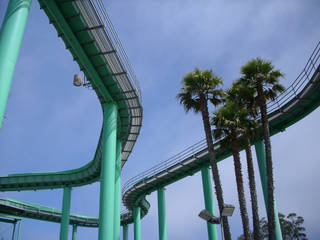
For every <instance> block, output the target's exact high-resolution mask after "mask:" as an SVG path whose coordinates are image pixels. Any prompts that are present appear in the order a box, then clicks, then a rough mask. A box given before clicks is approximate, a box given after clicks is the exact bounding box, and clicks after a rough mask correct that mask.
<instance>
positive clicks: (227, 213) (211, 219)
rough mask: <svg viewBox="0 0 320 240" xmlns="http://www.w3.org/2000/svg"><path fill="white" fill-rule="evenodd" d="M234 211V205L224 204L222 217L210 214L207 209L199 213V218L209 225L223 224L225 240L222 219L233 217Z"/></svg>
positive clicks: (222, 232) (222, 233)
mask: <svg viewBox="0 0 320 240" xmlns="http://www.w3.org/2000/svg"><path fill="white" fill-rule="evenodd" d="M233 211H234V206H233V205H231V204H224V205H223V208H222V212H221V216H220V217H216V216H214V215H213V214H212V213H211V212H209V211H208V210H206V209H203V210H202V211H201V212H200V213H199V217H200V218H202V219H203V220H205V221H207V222H208V223H211V224H221V235H222V239H223V240H224V231H223V221H222V217H231V216H232V214H233Z"/></svg>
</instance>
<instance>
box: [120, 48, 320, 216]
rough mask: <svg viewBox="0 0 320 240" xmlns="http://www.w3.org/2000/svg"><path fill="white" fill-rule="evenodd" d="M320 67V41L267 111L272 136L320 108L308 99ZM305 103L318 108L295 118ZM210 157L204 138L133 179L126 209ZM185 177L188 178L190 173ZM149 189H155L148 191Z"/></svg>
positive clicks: (125, 199) (126, 189)
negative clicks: (285, 120) (284, 120)
mask: <svg viewBox="0 0 320 240" xmlns="http://www.w3.org/2000/svg"><path fill="white" fill-rule="evenodd" d="M319 65H320V42H318V44H317V46H316V47H315V49H314V50H313V52H312V54H311V56H310V58H309V59H308V61H307V63H306V65H305V67H304V68H303V70H302V71H301V73H300V74H299V75H298V77H297V78H296V79H295V80H294V81H293V82H292V83H291V85H290V86H289V87H288V88H287V89H286V90H285V91H284V92H283V93H282V94H280V95H279V96H278V97H277V98H276V99H275V100H273V101H269V102H268V105H267V106H268V108H267V112H268V117H269V121H270V129H271V133H272V134H275V133H277V132H279V131H282V130H283V128H285V127H287V126H289V125H291V124H293V123H295V122H296V121H298V120H300V119H301V118H302V117H304V116H305V115H307V114H308V113H309V112H311V111H312V110H313V109H315V108H316V107H317V106H318V105H319V101H317V102H316V101H315V102H312V100H310V99H309V98H308V97H309V95H310V93H313V94H318V93H317V92H316V91H314V86H315V82H314V81H315V80H317V81H319V78H320V73H319ZM319 97H320V96H319ZM319 97H318V99H319ZM304 101H305V102H307V103H308V104H310V105H312V104H314V106H312V107H311V110H310V111H309V112H306V113H303V114H300V115H292V111H293V110H295V109H296V108H297V107H299V104H300V105H301V104H302V102H304ZM289 110H290V112H289ZM303 111H304V110H302V112H303ZM286 114H289V115H290V114H291V115H292V116H290V117H291V118H292V119H291V121H289V123H287V126H283V127H281V129H276V128H273V123H274V122H276V121H277V120H278V119H280V118H281V117H282V116H284V115H286ZM258 120H259V119H258ZM220 140H221V139H217V140H216V141H215V143H214V145H215V150H216V151H219V150H221V149H220V143H219V142H220ZM207 154H208V151H207V144H206V140H205V139H203V140H201V141H199V142H198V143H196V144H194V145H192V146H190V147H188V148H186V149H185V150H184V151H182V152H180V153H178V154H176V155H174V156H173V157H171V158H169V159H168V160H166V161H164V162H161V163H159V164H157V165H156V166H154V167H152V168H150V169H148V170H146V171H144V172H142V173H140V174H138V175H136V176H135V177H133V178H131V179H129V180H128V181H127V182H126V183H125V184H124V186H123V189H122V195H123V202H124V204H125V206H126V207H127V208H128V209H130V211H131V209H132V206H133V202H135V201H136V199H137V198H138V197H139V196H143V195H146V194H147V193H150V191H153V190H154V189H155V188H156V187H153V186H157V187H162V186H165V185H166V184H165V183H164V182H165V181H164V179H166V177H168V176H169V175H170V177H171V180H170V181H167V184H170V183H171V182H172V181H174V180H172V179H173V178H176V179H179V178H181V176H179V177H174V176H173V174H172V173H173V172H175V171H178V170H180V171H182V169H184V170H185V171H188V170H189V169H188V165H191V164H196V163H198V164H199V166H201V165H205V164H208V162H204V161H203V158H204V157H206V156H207ZM226 156H228V154H224V157H226ZM218 160H219V159H218ZM220 160H222V159H220ZM192 171H193V170H192ZM184 175H185V176H187V175H188V173H186V174H184ZM168 178H169V177H168ZM147 186H151V187H149V188H147ZM150 189H151V190H150Z"/></svg>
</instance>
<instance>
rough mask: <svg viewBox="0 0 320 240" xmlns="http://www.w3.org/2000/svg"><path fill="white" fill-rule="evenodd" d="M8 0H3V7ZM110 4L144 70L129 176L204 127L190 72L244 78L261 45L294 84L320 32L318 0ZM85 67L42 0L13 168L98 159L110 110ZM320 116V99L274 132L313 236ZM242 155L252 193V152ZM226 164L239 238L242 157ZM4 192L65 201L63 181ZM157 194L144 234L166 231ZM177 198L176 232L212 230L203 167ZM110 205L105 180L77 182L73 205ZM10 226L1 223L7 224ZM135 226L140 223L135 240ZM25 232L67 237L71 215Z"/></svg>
mask: <svg viewBox="0 0 320 240" xmlns="http://www.w3.org/2000/svg"><path fill="white" fill-rule="evenodd" d="M7 2H8V0H4V1H0V18H2V17H3V15H4V11H5V7H6V4H7ZM104 3H105V6H106V8H107V11H108V13H109V14H110V17H111V20H112V22H113V23H114V25H115V27H116V29H117V31H118V33H119V37H120V39H121V41H122V42H123V45H124V48H125V50H126V52H127V54H128V56H129V58H130V60H131V63H132V65H133V67H134V70H135V72H136V75H137V76H138V79H139V81H140V85H141V88H142V97H143V107H144V119H143V127H142V131H141V134H140V136H139V138H138V141H137V144H136V146H135V148H134V151H133V153H132V155H131V156H130V158H129V161H128V162H127V164H126V165H125V166H124V168H123V172H122V176H123V183H125V181H127V180H128V179H130V178H131V177H133V176H135V175H137V174H139V173H140V172H142V171H144V170H146V169H148V168H150V167H152V166H154V165H155V164H157V163H160V162H162V161H164V160H166V159H167V158H169V157H170V156H172V155H174V154H176V153H178V152H180V151H182V150H183V149H185V148H186V147H188V146H190V145H192V144H193V143H196V142H198V141H199V140H201V139H202V138H204V133H203V127H202V122H201V117H200V116H199V115H194V114H193V113H189V114H185V112H184V110H183V107H182V106H180V105H179V103H178V101H177V100H176V98H175V96H176V95H177V93H178V92H179V90H180V87H181V85H180V81H181V79H182V77H183V76H184V74H185V73H186V72H188V71H192V70H193V69H194V67H199V68H201V69H208V68H212V69H213V70H214V72H215V73H216V74H217V75H219V76H220V77H222V79H223V80H224V87H225V88H227V87H229V86H230V85H231V83H232V81H233V80H234V79H236V78H237V77H239V69H240V66H241V65H243V64H245V63H246V62H247V61H248V60H250V59H252V58H254V57H258V56H260V57H262V58H265V59H269V60H272V62H273V63H274V65H275V66H276V67H277V68H279V69H281V71H282V72H284V73H285V78H284V79H282V83H283V84H284V85H285V86H288V85H289V84H290V83H291V82H292V81H293V80H294V79H295V78H296V77H297V76H298V74H299V73H300V71H301V70H302V68H303V67H304V65H305V63H306V62H307V59H308V58H309V56H310V55H311V52H312V50H313V48H314V47H315V46H316V44H317V42H318V41H319V40H320V28H319V12H320V3H319V1H317V0H308V1H301V0H282V1H277V0H272V1H264V2H261V1H258V2H257V1H253V0H245V1H234V0H229V1H223V0H211V1H209V0H198V1H191V0H184V1H181V0H162V1H153V0H152V1H150V0H149V1H147V0H136V1H129V0H117V1H115V0H109V1H104ZM75 73H79V67H78V66H77V65H76V63H74V62H73V60H72V57H71V54H70V53H69V52H68V51H67V50H66V49H65V46H64V43H63V42H62V40H61V39H59V38H58V37H57V33H56V31H55V29H54V28H53V26H52V25H49V21H48V18H47V17H46V15H45V14H44V12H43V11H42V10H40V9H39V4H38V2H37V1H35V0H34V1H33V3H32V7H31V11H30V15H29V19H28V22H27V27H26V31H25V35H24V38H23V42H22V45H21V51H20V55H19V59H18V62H17V66H16V70H15V74H14V78H13V82H12V87H11V91H10V96H9V101H8V105H7V110H6V119H5V121H4V124H3V127H2V129H1V130H0V152H1V168H0V175H1V176H5V175H7V174H9V173H25V172H41V171H45V172H46V171H60V170H67V169H72V168H76V167H79V166H82V165H84V164H85V163H87V162H89V161H91V160H92V157H93V154H94V152H95V148H96V145H97V142H98V137H99V133H100V129H101V124H102V112H101V107H100V105H99V102H98V100H97V97H96V95H95V93H94V92H93V91H91V90H88V89H85V88H75V87H74V86H73V85H72V80H73V75H74V74H75ZM319 119H320V110H319V109H317V110H315V111H314V112H313V113H311V114H310V115H308V116H307V117H306V118H304V119H303V120H301V121H300V122H298V123H297V124H295V125H294V126H291V127H289V128H288V129H286V131H285V132H283V133H279V134H278V135H276V136H274V137H272V139H271V140H272V150H273V159H274V175H275V198H276V201H277V206H278V210H279V211H280V212H282V213H284V214H288V213H290V212H296V213H297V214H298V215H301V216H303V217H304V219H305V227H306V229H307V233H308V237H309V239H312V240H316V239H319V236H320V230H319V227H318V223H319V217H318V214H319V213H320V206H319V204H318V203H319V201H320V193H319V190H318V188H316V186H317V184H319V182H320V176H319V175H320V174H319V173H318V169H319V168H320V161H319V160H320V154H319V152H318V149H319V147H320V142H319V135H320V128H319V124H318V122H319ZM242 163H243V169H244V172H245V184H246V186H245V187H246V189H245V190H246V194H247V196H248V192H249V189H248V183H247V182H248V181H247V174H246V171H245V169H246V164H245V159H244V158H243V154H242ZM255 169H256V181H257V190H258V195H259V199H258V200H259V213H260V216H261V217H262V216H265V215H266V213H265V207H264V202H263V197H262V191H261V185H260V180H259V177H258V168H257V165H256V164H255ZM219 170H220V173H221V180H222V185H223V189H224V195H225V202H227V203H230V204H234V205H235V206H236V210H235V214H234V216H233V217H232V218H230V225H231V232H232V236H233V239H236V237H238V236H239V235H240V234H241V233H242V223H241V219H240V216H239V205H238V200H237V192H236V191H237V190H236V184H235V177H234V168H233V160H232V158H228V159H226V160H225V161H223V162H222V163H220V164H219ZM0 197H10V198H15V199H17V200H21V201H27V202H31V203H37V204H43V205H47V206H51V207H55V208H58V209H60V208H61V205H62V190H52V191H51V190H46V191H36V192H35V191H25V192H7V193H0ZM248 197H249V196H248ZM147 199H148V200H149V201H150V203H151V208H150V211H149V214H148V215H147V216H146V217H145V218H144V219H143V220H142V225H141V230H142V239H157V238H158V233H157V231H158V230H157V229H158V228H157V204H156V201H157V199H156V193H152V194H151V195H150V196H147ZM247 199H248V200H247V208H248V211H249V214H250V216H251V211H250V209H251V206H250V200H249V198H247ZM166 200H167V201H166V205H167V229H168V239H172V240H173V239H184V240H194V239H206V238H207V232H206V224H205V223H204V222H203V221H202V220H201V219H199V218H198V216H197V214H198V212H199V211H200V210H201V209H203V208H204V201H203V194H202V185H201V176H200V174H199V173H198V174H195V175H194V176H190V177H187V178H185V179H183V180H181V181H179V182H177V183H174V184H171V185H170V186H168V187H167V190H166ZM215 201H216V200H215ZM98 206H99V183H94V184H91V185H88V186H84V187H79V188H75V189H74V190H73V192H72V206H71V209H72V213H77V214H82V215H90V216H97V215H98ZM216 208H217V204H216ZM250 222H251V224H252V221H251V219H250ZM3 226H4V225H2V226H1V224H0V234H1V230H2V229H3V230H5V229H4V227H3ZM1 227H2V228H1ZM132 229H133V227H132V226H130V239H133V233H132ZM218 230H220V228H219V229H218ZM70 232H71V231H70ZM21 236H22V238H21V239H23V240H31V239H32V240H34V239H48V240H51V239H58V236H59V224H56V223H47V222H41V221H37V220H29V219H24V220H23V223H22V228H21ZM0 237H1V236H0ZM78 239H97V230H96V229H87V228H79V230H78Z"/></svg>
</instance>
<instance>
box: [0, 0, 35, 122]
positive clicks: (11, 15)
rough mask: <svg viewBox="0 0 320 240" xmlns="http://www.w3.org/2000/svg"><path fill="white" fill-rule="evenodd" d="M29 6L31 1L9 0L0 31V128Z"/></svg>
mask: <svg viewBox="0 0 320 240" xmlns="http://www.w3.org/2000/svg"><path fill="white" fill-rule="evenodd" d="M30 5H31V0H10V1H9V4H8V7H7V11H6V15H5V17H4V19H3V23H2V27H1V30H0V128H1V126H2V120H3V117H4V113H5V110H6V105H7V100H8V96H9V91H10V86H11V80H12V77H13V73H14V68H15V66H16V62H17V58H18V54H19V49H20V45H21V40H22V36H23V33H24V29H25V26H26V22H27V18H28V15H29V9H30ZM22 80H23V79H22Z"/></svg>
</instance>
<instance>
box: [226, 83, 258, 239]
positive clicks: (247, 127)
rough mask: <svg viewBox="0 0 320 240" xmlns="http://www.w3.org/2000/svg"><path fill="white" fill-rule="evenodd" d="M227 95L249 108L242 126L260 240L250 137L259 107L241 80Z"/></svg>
mask: <svg viewBox="0 0 320 240" xmlns="http://www.w3.org/2000/svg"><path fill="white" fill-rule="evenodd" d="M227 97H228V99H229V101H232V102H234V103H236V104H237V105H238V106H239V107H243V108H246V109H247V110H248V113H249V115H248V118H247V119H245V121H242V122H241V123H240V124H241V127H242V128H243V129H244V132H243V137H244V147H245V152H246V159H247V169H248V177H249V188H250V196H251V209H252V220H253V239H254V240H260V238H261V231H260V224H259V221H260V220H259V209H258V199H257V190H256V183H255V177H254V168H253V161H252V152H251V141H250V139H251V138H253V137H255V135H256V129H257V127H258V124H257V121H255V120H254V118H255V117H256V115H257V107H256V105H255V102H254V91H253V89H251V88H246V87H245V86H243V85H242V84H241V82H240V81H239V80H236V81H235V82H233V84H232V87H231V88H230V89H229V90H228V91H227Z"/></svg>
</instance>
